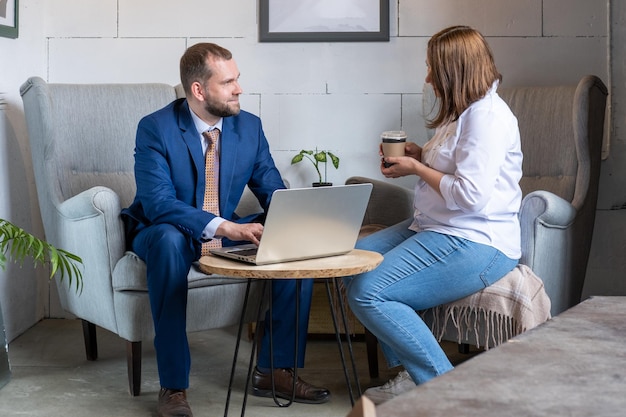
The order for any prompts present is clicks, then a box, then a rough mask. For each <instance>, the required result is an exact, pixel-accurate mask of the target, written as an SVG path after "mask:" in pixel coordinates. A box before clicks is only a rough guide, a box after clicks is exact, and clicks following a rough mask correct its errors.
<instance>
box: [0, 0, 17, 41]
mask: <svg viewBox="0 0 626 417" xmlns="http://www.w3.org/2000/svg"><path fill="white" fill-rule="evenodd" d="M17 2H18V0H0V36H4V37H5V38H14V39H15V38H17V15H18V13H17V11H18V3H17Z"/></svg>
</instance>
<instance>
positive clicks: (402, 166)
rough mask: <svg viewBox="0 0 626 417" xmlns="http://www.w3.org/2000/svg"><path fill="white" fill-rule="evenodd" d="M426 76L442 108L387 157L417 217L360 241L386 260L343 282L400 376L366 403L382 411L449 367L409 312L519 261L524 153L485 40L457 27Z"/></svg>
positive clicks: (483, 282)
mask: <svg viewBox="0 0 626 417" xmlns="http://www.w3.org/2000/svg"><path fill="white" fill-rule="evenodd" d="M427 65H428V75H427V76H426V82H428V83H430V84H431V85H432V86H433V89H434V91H435V94H436V96H437V97H438V103H439V107H438V109H436V110H438V111H437V113H436V115H435V116H434V118H433V119H432V120H430V121H429V124H428V127H430V128H435V129H436V132H435V135H434V136H433V138H432V139H431V140H430V141H428V142H427V143H426V144H425V145H424V147H423V148H421V147H419V146H418V145H416V144H415V143H407V145H406V148H405V156H402V157H387V158H384V161H383V162H387V164H391V166H389V167H388V168H386V167H385V166H384V164H382V163H381V172H382V173H383V175H384V176H385V177H387V178H397V177H403V176H407V175H415V176H416V177H417V184H416V186H415V201H414V208H415V214H414V216H413V218H411V219H408V220H406V221H404V222H402V223H399V224H397V225H395V226H392V227H389V228H387V229H384V230H382V231H380V232H377V233H375V234H373V235H370V236H368V237H366V238H364V239H362V240H360V241H359V242H358V243H357V247H358V248H360V249H369V250H373V251H377V252H379V253H382V254H383V255H384V257H385V259H384V261H383V262H382V264H381V265H380V266H379V267H378V268H377V269H375V270H373V271H371V272H368V273H364V274H360V275H356V276H353V277H348V278H346V279H345V283H346V286H347V291H348V300H349V303H350V307H351V308H352V311H353V312H354V314H355V315H356V316H357V317H358V318H359V320H360V321H361V322H362V323H363V325H364V326H366V327H367V328H368V329H369V330H370V331H371V332H372V333H373V334H374V335H376V336H377V337H378V339H379V341H380V342H381V346H382V349H383V352H384V354H385V357H386V359H387V362H388V364H389V366H390V367H395V366H400V365H402V366H404V369H405V371H402V372H400V373H399V374H398V376H397V377H396V378H394V379H393V380H391V381H389V382H388V383H386V384H385V385H383V386H381V387H375V388H370V389H368V390H367V391H366V392H365V395H367V396H368V397H370V398H371V399H372V400H373V401H374V402H376V403H380V402H383V401H385V400H387V399H390V398H393V397H394V396H396V395H398V394H401V393H402V392H405V391H408V390H409V389H412V388H414V387H415V384H420V383H424V382H426V381H428V380H429V379H431V378H433V377H435V376H438V375H441V374H443V373H445V372H447V371H449V370H450V369H452V365H451V363H450V361H449V360H448V358H447V357H446V355H445V353H444V352H443V350H442V349H441V347H440V345H439V343H438V342H437V340H436V339H435V337H434V336H433V334H432V333H431V331H430V329H429V328H428V326H427V325H426V324H425V323H424V322H423V321H422V319H421V318H420V317H419V315H417V314H416V313H415V311H416V310H423V309H427V308H430V307H434V306H437V305H440V304H445V303H448V302H451V301H454V300H457V299H460V298H463V297H465V296H468V295H470V294H473V293H475V292H478V291H480V290H481V289H483V288H485V287H486V286H488V285H490V284H492V283H494V282H495V281H497V280H498V279H500V278H502V277H503V276H504V275H506V274H507V273H508V272H509V271H511V270H512V269H513V268H514V267H515V266H516V265H517V262H518V260H519V258H520V255H521V249H520V227H519V221H518V212H519V208H520V204H521V199H522V192H521V189H520V187H519V185H518V182H519V180H520V178H521V176H522V151H521V148H520V135H519V129H518V125H517V119H516V118H515V116H514V115H513V113H512V112H511V110H510V109H509V107H508V106H507V105H506V103H505V102H504V101H503V100H502V99H501V98H500V97H499V96H498V94H497V93H496V89H497V87H498V84H499V82H500V80H501V76H500V74H499V72H498V71H497V69H496V66H495V63H494V59H493V55H492V52H491V49H490V48H489V45H488V44H487V42H486V41H485V39H484V37H483V36H482V35H481V34H480V33H479V32H478V31H476V30H474V29H472V28H470V27H467V26H454V27H450V28H447V29H444V30H442V31H440V32H439V33H437V34H435V35H434V36H433V37H432V38H431V39H430V41H429V42H428V48H427Z"/></svg>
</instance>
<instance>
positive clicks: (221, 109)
mask: <svg viewBox="0 0 626 417" xmlns="http://www.w3.org/2000/svg"><path fill="white" fill-rule="evenodd" d="M204 109H205V110H206V111H207V112H209V113H210V114H212V115H214V116H218V117H229V116H236V115H238V114H239V111H240V110H241V107H240V106H239V103H237V107H236V108H233V107H230V106H229V105H228V104H226V103H216V102H214V101H205V102H204Z"/></svg>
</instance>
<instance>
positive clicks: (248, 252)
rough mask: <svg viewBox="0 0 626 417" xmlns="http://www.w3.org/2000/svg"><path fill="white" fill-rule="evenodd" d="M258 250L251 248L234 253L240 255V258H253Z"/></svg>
mask: <svg viewBox="0 0 626 417" xmlns="http://www.w3.org/2000/svg"><path fill="white" fill-rule="evenodd" d="M257 250H258V248H252V249H242V250H238V251H236V252H233V253H236V254H237V255H242V256H254V255H256V253H257Z"/></svg>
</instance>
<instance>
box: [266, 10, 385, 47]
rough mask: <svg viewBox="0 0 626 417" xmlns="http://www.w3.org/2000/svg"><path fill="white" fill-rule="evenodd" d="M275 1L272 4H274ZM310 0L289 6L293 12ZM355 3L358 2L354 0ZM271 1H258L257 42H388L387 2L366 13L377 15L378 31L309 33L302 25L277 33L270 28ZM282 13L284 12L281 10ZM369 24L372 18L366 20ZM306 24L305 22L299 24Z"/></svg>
mask: <svg viewBox="0 0 626 417" xmlns="http://www.w3.org/2000/svg"><path fill="white" fill-rule="evenodd" d="M276 1H277V0H275V1H274V2H276ZM307 2H308V3H311V0H290V2H289V5H290V7H293V9H292V10H295V9H296V8H297V7H298V5H301V6H302V7H304V6H305V5H304V3H307ZM354 2H355V3H357V2H358V0H354ZM272 3H273V1H272V0H259V42H388V41H389V0H378V5H377V6H378V7H372V10H369V11H367V13H368V14H369V13H377V14H378V16H377V17H378V30H368V29H366V30H355V31H332V30H330V29H329V30H328V31H317V32H314V31H310V30H307V29H306V28H305V26H304V25H303V28H302V31H298V30H293V31H279V30H276V28H274V27H271V25H272V23H271V22H270V15H271V13H272V10H271V7H272ZM281 11H282V12H284V10H281ZM301 17H302V16H301ZM368 20H369V21H370V22H371V21H372V18H368ZM301 23H303V24H304V23H306V22H301Z"/></svg>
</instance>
